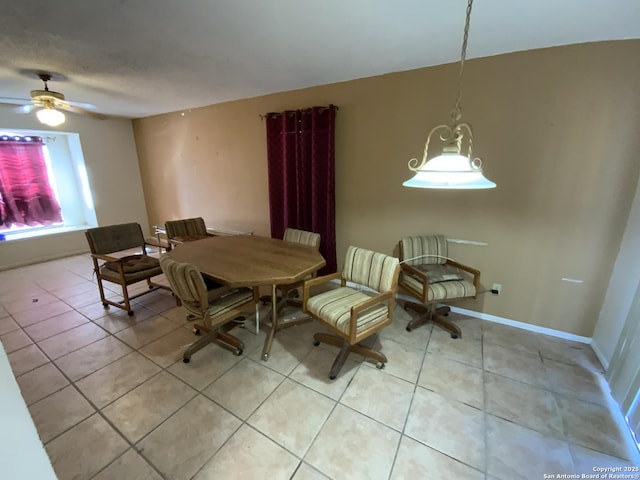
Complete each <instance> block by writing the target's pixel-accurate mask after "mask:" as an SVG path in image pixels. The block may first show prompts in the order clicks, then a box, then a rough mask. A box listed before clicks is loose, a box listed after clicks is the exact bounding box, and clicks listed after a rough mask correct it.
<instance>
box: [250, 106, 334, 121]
mask: <svg viewBox="0 0 640 480" xmlns="http://www.w3.org/2000/svg"><path fill="white" fill-rule="evenodd" d="M331 107H335V109H336V110H340V107H338V106H337V105H329V106H328V107H309V108H299V109H297V110H285V111H284V112H268V113H265V114H262V113H260V114H258V116H259V117H260V120H264V119H265V118H267V117H268V116H269V115H282V114H284V113H290V114H293V113H294V112H299V111H304V110H311V109H312V108H319V109H322V110H326V109H328V108H331Z"/></svg>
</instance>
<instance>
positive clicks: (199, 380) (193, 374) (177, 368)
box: [168, 344, 244, 391]
mask: <svg viewBox="0 0 640 480" xmlns="http://www.w3.org/2000/svg"><path fill="white" fill-rule="evenodd" d="M243 358H244V356H242V355H240V356H238V355H234V354H233V353H232V352H230V351H229V350H227V349H225V348H223V347H221V346H220V345H216V344H209V345H207V346H206V347H204V348H203V349H202V350H199V351H198V352H196V353H194V354H193V356H192V357H191V361H190V362H189V363H183V362H176V363H174V364H173V365H171V366H170V367H169V368H168V370H169V371H170V372H171V373H173V374H174V375H175V376H176V377H178V378H180V379H182V380H183V381H185V382H187V383H188V384H189V385H191V386H192V387H193V388H195V389H196V390H198V391H202V390H203V389H204V388H206V387H208V386H209V385H211V383H213V381H214V380H216V379H217V378H218V377H220V376H221V375H222V374H223V373H225V372H226V371H227V370H229V369H230V368H231V367H233V366H234V365H235V364H236V363H238V362H239V361H240V360H242V359H243Z"/></svg>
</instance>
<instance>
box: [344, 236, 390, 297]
mask: <svg viewBox="0 0 640 480" xmlns="http://www.w3.org/2000/svg"><path fill="white" fill-rule="evenodd" d="M399 266H400V263H399V261H398V259H397V258H395V257H391V256H389V255H384V254H383V253H377V252H372V251H371V250H365V249H364V248H358V247H353V246H350V247H349V248H348V249H347V255H346V258H345V261H344V267H343V269H342V277H343V278H344V279H345V280H347V281H348V282H353V283H357V284H359V285H364V286H366V287H369V288H371V289H373V290H375V291H377V292H387V291H390V290H395V289H396V286H397V283H398V275H399V271H400V268H399Z"/></svg>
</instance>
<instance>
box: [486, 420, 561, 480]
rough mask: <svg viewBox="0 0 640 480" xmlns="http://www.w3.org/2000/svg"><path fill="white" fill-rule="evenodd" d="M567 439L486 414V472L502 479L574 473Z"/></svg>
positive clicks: (528, 479) (526, 479)
mask: <svg viewBox="0 0 640 480" xmlns="http://www.w3.org/2000/svg"><path fill="white" fill-rule="evenodd" d="M572 471H573V463H572V461H571V452H570V451H569V446H568V444H567V442H566V441H564V440H559V439H557V438H553V437H547V436H544V435H542V434H540V433H539V432H536V431H534V430H530V429H528V428H525V427H522V426H520V425H516V424H515V423H511V422H508V421H506V420H502V419H501V418H497V417H494V416H492V415H487V473H488V474H491V475H493V476H494V477H496V478H499V479H501V480H515V479H523V480H530V479H534V478H544V474H545V473H546V474H556V473H563V472H568V473H570V472H572Z"/></svg>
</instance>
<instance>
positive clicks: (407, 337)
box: [380, 302, 433, 350]
mask: <svg viewBox="0 0 640 480" xmlns="http://www.w3.org/2000/svg"><path fill="white" fill-rule="evenodd" d="M399 303H400V304H401V305H400V306H398V307H397V308H396V310H395V312H394V318H393V322H392V323H391V325H389V326H388V327H386V328H383V329H382V330H381V331H380V336H381V337H385V338H390V339H392V340H394V341H396V342H398V343H401V344H403V345H408V346H409V347H413V348H417V349H420V350H424V349H425V348H426V346H427V343H428V342H429V339H430V338H431V331H432V330H433V324H431V323H428V324H427V325H424V326H422V327H420V328H417V329H415V330H413V331H411V332H407V324H408V323H409V321H411V319H412V318H413V316H414V315H415V314H411V313H409V312H406V311H404V310H403V308H402V305H404V304H403V303H402V302H399Z"/></svg>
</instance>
